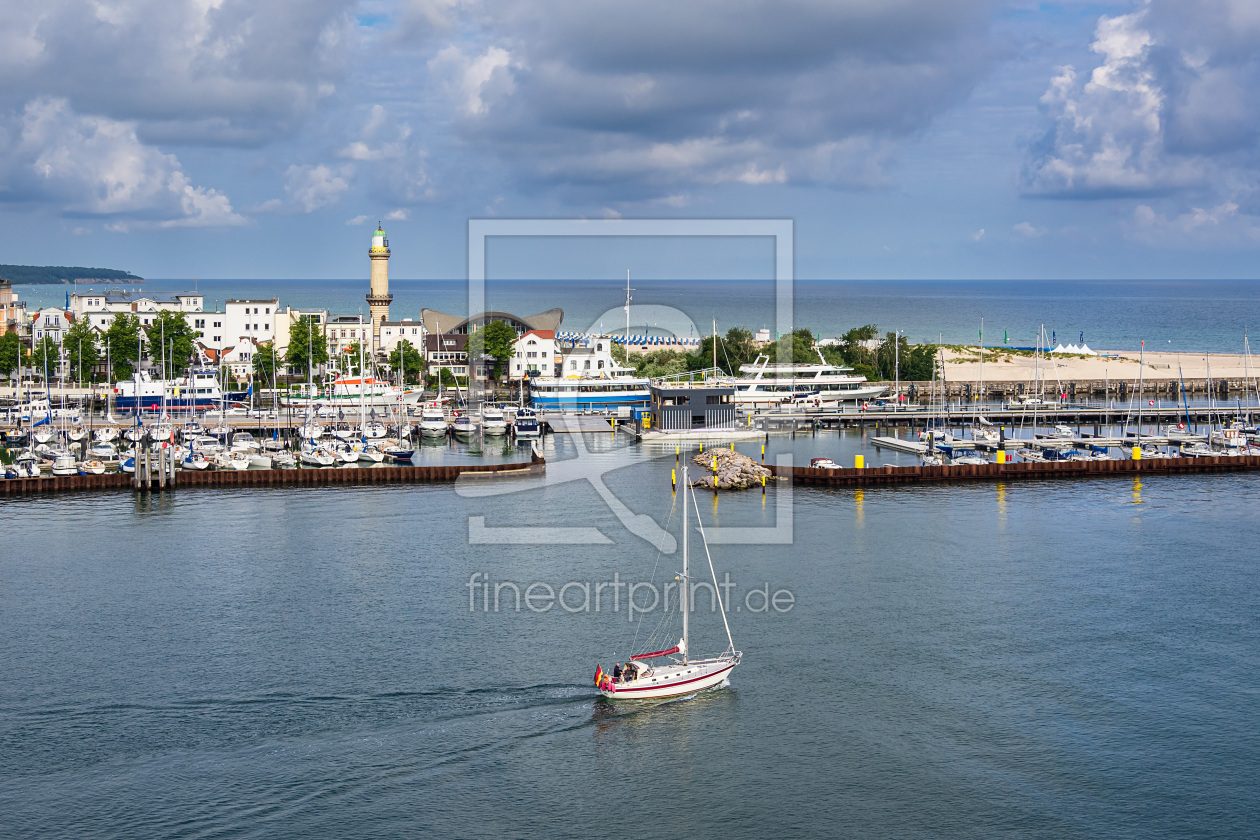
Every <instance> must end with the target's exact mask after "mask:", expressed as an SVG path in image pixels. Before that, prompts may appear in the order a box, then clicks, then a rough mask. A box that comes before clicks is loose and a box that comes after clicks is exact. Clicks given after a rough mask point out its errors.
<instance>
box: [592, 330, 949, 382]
mask: <svg viewBox="0 0 1260 840" xmlns="http://www.w3.org/2000/svg"><path fill="white" fill-rule="evenodd" d="M714 344H715V339H714V337H713V336H708V337H706V338H705V339H704V340H703V341H701V342H700V346H699V348H698V349H696V350H694V351H692V352H687V351H685V350H671V349H662V350H655V351H650V352H647V353H639V354H634V355H631V356H629V358H628V359H627V353H626V349H625V347H624V346H622V345H619V344H616V345H613V357H614V358H615V359H616V360H617V361H618V362H620V363H622V364H624V365H628V366H630V367H633V368H634V371H635V375H636V376H646V377H653V378H654V377H658V376H671V375H676V374H682V373H689V372H691V371H699V370H706V369H709V368H712V367H713V366H714V350H715V349H716V351H717V353H716V355H717V367H718V368H720V369H721V370H722V372H723V373H726V374H729V375H732V376H733V375H736V374H738V372H739V369H740V367H741V366H743V365H750V364H752V363H754V362H755V361H756V360H757V357H758V356H768V357H769V360H770V362H771V363H778V364H811V363H812V364H817V363H818V361H819V353H821V354H822V358H823V359H824V360H825V361H827V362H828V363H829V364H833V365H844V366H846V367H850V368H853V372H854V373H856V374H861V375H863V376H865V377H866V378H867V379H870V380H872V381H877V382H879V381H886V380H893V379H897V378H900V379H902V380H905V381H912V382H913V381H920V382H922V381H928V380H931V379H932V376H933V371H934V370H935V365H936V354H937V347H936V345H935V344H910V343H909V342H908V341H907V340H906V337H905V336H899V335H898V334H897V333H894V332H888V333H884V334H883V335H882V336H881V335H880V332H879V327H878V326H877V325H875V324H867V325H866V326H862V327H854V328H853V329H851V330H849V331H848V332H846V333H845V334H844V335H842V336H841V337H840V338H839V340H838V342H837V343H834V344H827V345H825V346H821V347H820V346H819V345H818V341H817V339H816V337H815V335H814V334H813V333H812V332H810V331H809V330H807V329H803V328H802V329H798V330H794V331H792V332H790V333H788V334H787V335H784V336H782V337H780V338H779V340H778V341H773V342H770V343H769V344H764V345H763V344H760V343H758V342H757V341H756V340H755V339H754V337H753V334H752V332H751V331H749V330H748V329H746V328H744V327H732V328H731V329H729V330H727V332H726V335H724V336H721V335H719V336H717V338H716V345H717V346H716V348H715V347H714ZM898 372H899V373H900V376H899V377H898Z"/></svg>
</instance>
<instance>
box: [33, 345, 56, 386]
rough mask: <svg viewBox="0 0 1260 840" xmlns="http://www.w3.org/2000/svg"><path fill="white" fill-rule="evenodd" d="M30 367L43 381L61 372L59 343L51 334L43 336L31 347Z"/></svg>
mask: <svg viewBox="0 0 1260 840" xmlns="http://www.w3.org/2000/svg"><path fill="white" fill-rule="evenodd" d="M31 367H33V368H35V371H36V373H38V374H39V375H40V376H43V377H44V380H45V381H48V380H51V379H52V378H53V377H55V376H56V375H57V374H59V373H60V372H61V345H59V344H58V343H57V342H56V341H54V340H53V337H52V336H51V335H46V336H44V337H43V338H41V339H40V340H39V341H38V342H36V343H35V344H34V345H33V346H32V347H31Z"/></svg>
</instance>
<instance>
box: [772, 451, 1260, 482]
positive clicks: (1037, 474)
mask: <svg viewBox="0 0 1260 840" xmlns="http://www.w3.org/2000/svg"><path fill="white" fill-rule="evenodd" d="M766 466H767V467H768V468H769V469H770V471H771V473H772V474H774V475H776V476H778V477H780V478H790V479H791V480H792V481H793V482H794V483H796V484H812V485H820V486H834V487H882V486H891V485H895V484H926V483H932V482H941V481H1018V480H1020V479H1047V478H1102V477H1106V476H1134V475H1190V474H1203V473H1225V472H1244V471H1248V470H1260V455H1244V456H1239V457H1217V458H1151V459H1148V460H1142V461H1021V462H1019V463H1016V464H957V465H953V466H940V467H928V466H911V467H894V466H886V467H870V468H866V469H856V468H846V469H835V470H828V469H821V468H814V467H790V468H780V467H776V466H774V465H772V464H766Z"/></svg>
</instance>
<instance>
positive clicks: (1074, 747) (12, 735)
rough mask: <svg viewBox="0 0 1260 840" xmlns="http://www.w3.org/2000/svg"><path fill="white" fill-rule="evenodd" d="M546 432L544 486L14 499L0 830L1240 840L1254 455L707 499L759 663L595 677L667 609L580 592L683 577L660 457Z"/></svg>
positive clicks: (662, 627) (1256, 824)
mask: <svg viewBox="0 0 1260 840" xmlns="http://www.w3.org/2000/svg"><path fill="white" fill-rule="evenodd" d="M859 444H860V435H858V434H857V433H851V434H846V435H840V434H835V433H832V434H831V435H821V436H818V437H812V436H804V435H801V436H797V437H796V438H791V437H772V438H771V439H770V446H769V452H768V457H770V458H774V457H775V456H776V455H778V454H781V453H785V452H789V451H790V452H791V453H792V454H793V455H794V456H795V457H796V458H797V459H798V460H799V459H802V458H805V457H807V456H808V455H810V454H812V453H816V454H820V455H831V456H833V457H837V459H839V458H840V457H843V456H845V455H846V454H847V453H848V452H850V451H851V450H850V449H849V448H848V447H852V446H857V445H859ZM542 446H543V447H544V454H545V455H546V457H547V459H548V468H547V478H546V479H545V480H543V481H542V482H539V481H537V480H528V479H526V480H517V479H512V480H506V481H502V482H494V483H491V484H490V485H488V486H487V485H485V484H481V485H477V486H473V487H471V488H470V487H469V486H467V485H463V484H460V485H454V486H452V485H430V486H388V487H384V486H381V487H336V488H296V489H261V490H242V489H233V490H230V491H227V490H224V491H219V490H197V491H193V490H191V489H185V490H176V491H174V492H166V493H155V494H145V495H132V494H131V493H128V492H111V493H98V494H66V495H58V496H48V497H38V498H23V499H8V500H5V501H4V502H2V503H0V506H2V507H0V510H2V511H3V514H4V521H5V532H6V533H5V538H4V540H3V543H2V544H0V634H2V635H3V638H4V644H3V645H0V674H3V679H0V836H3V837H14V838H18V837H21V838H35V839H38V838H62V837H137V836H143V837H294V838H325V837H326V838H347V837H435V838H436V837H440V838H449V837H486V838H503V837H573V838H588V837H591V836H604V835H610V834H614V833H619V832H623V831H626V832H633V833H634V834H635V835H636V836H641V837H645V838H676V837H715V838H719V837H720V838H731V837H765V836H775V837H782V838H798V837H799V838H816V837H861V838H883V837H888V838H919V837H921V838H929V837H932V838H936V837H991V836H998V835H1002V836H1017V837H1046V838H1064V837H1070V838H1078V837H1079V838H1094V837H1131V838H1165V837H1166V838H1174V837H1176V838H1180V837H1188V836H1212V837H1237V838H1247V837H1254V836H1256V835H1257V833H1258V832H1260V816H1258V815H1260V792H1258V791H1260V788H1257V786H1256V784H1255V780H1254V776H1255V769H1256V767H1257V766H1260V732H1258V730H1257V728H1256V725H1255V723H1256V721H1257V720H1258V719H1260V569H1258V564H1257V563H1256V559H1255V552H1254V551H1253V550H1252V549H1251V548H1250V546H1252V545H1253V544H1254V543H1255V542H1256V538H1257V536H1260V534H1258V531H1260V526H1258V525H1257V522H1256V517H1255V516H1254V507H1255V502H1254V500H1255V498H1256V495H1257V493H1258V492H1260V478H1257V477H1256V476H1252V475H1250V474H1233V475H1215V476H1160V477H1145V478H1136V477H1124V478H1099V479H1091V480H1059V481H1021V482H1007V483H993V482H979V483H963V484H955V485H949V486H919V487H914V486H910V487H894V488H885V489H868V490H853V489H821V488H810V487H796V488H791V489H789V488H786V487H782V486H772V487H771V488H770V489H769V490H768V492H767V493H766V494H765V495H764V496H763V495H762V493H761V492H759V491H757V490H753V491H749V492H743V493H733V494H723V495H720V496H715V495H713V494H711V493H709V494H705V493H698V494H697V497H696V501H697V502H698V505H697V509H698V510H697V512H698V513H699V518H700V522H701V523H702V524H703V525H704V527H705V528H706V531H707V533H708V534H709V535H710V537H711V538H712V540H713V542H714V545H712V553H713V562H714V568H715V570H716V572H717V575H718V578H719V580H720V581H723V582H726V578H725V577H724V576H725V575H729V583H730V586H729V588H728V589H727V590H726V591H727V593H728V597H727V601H728V603H729V605H730V611H729V619H730V629H731V634H732V637H733V639H734V642H735V644H736V646H737V647H738V648H739V649H740V650H742V651H743V653H744V660H743V663H742V664H741V665H740V666H739V667H738V668H736V670H735V671H734V673H733V675H732V677H731V680H730V685H729V686H728V687H726V688H723V689H721V690H717V691H712V692H706V693H703V694H699V695H695V696H691V697H686V698H682V699H678V700H673V701H669V702H662V703H652V704H633V703H621V702H615V703H610V702H607V701H605V700H602V699H600V698H599V697H598V695H597V692H596V691H595V689H594V686H593V685H592V684H591V676H592V674H593V672H594V670H595V666H596V663H601V664H602V665H603V667H604V668H605V669H608V668H609V667H610V666H611V665H612V664H613V663H614V662H616V661H624V660H625V658H626V657H627V656H628V655H629V654H630V653H632V652H634V651H635V650H643V649H647V648H646V647H645V645H646V644H647V643H648V642H649V641H655V640H657V639H661V638H664V639H672V638H673V637H672V635H670V634H671V633H676V632H677V630H678V628H677V623H676V621H674V620H673V619H669V618H666V616H665V614H664V613H663V612H662V611H659V610H658V611H649V612H647V613H646V614H645V615H643V616H642V617H641V620H636V621H631V620H629V615H628V611H627V605H626V603H625V601H624V600H623V601H621V602H620V603H618V604H616V605H612V604H610V603H609V600H608V597H609V595H610V594H611V591H610V590H608V589H607V588H606V589H605V590H604V591H603V592H604V596H605V598H604V600H603V601H602V602H601V603H600V605H599V607H600V608H599V609H595V608H594V606H593V605H592V604H590V603H586V604H585V605H584V604H583V599H582V597H581V585H582V584H586V585H587V586H588V587H591V586H597V585H598V584H600V583H604V584H608V583H610V582H613V581H620V582H621V583H622V584H623V588H622V589H621V592H622V595H623V596H624V594H625V584H626V583H627V582H629V583H634V584H647V583H648V582H651V583H653V584H655V585H668V582H669V581H672V580H673V578H674V576H675V575H676V574H678V573H679V571H680V570H681V558H680V556H679V554H678V552H677V551H674V552H672V553H671V552H670V551H669V545H668V541H667V540H664V539H661V538H660V536H659V534H660V531H662V530H668V531H670V532H671V533H673V534H674V535H677V534H678V521H679V516H680V510H679V505H680V503H679V501H678V499H677V497H675V496H673V495H672V494H671V493H670V485H669V478H670V472H671V470H674V469H676V466H675V458H674V454H673V452H672V451H669V450H653V449H651V448H648V447H645V446H641V445H634V444H628V443H626V441H624V440H622V439H618V438H614V437H613V436H611V435H602V434H600V435H587V436H584V437H573V436H561V435H556V436H549V437H548V438H546V439H545V441H544V442H543V444H542ZM492 448H493V447H492ZM738 448H740V449H741V450H742V451H744V452H746V453H747V454H749V455H751V456H752V457H754V458H759V457H760V444H742V445H740V446H739V447H738ZM519 454H521V455H522V457H523V456H524V449H522V450H520V453H519ZM501 455H502V453H500V452H497V450H496V457H500V456H501ZM487 489H488V490H489V491H492V492H493V491H502V492H498V493H497V494H496V495H485V492H486V491H487ZM789 493H790V495H784V494H789ZM610 500H611V501H610ZM641 517H648V519H643V518H641ZM627 523H629V524H630V525H631V526H632V528H633V530H631V529H628V528H627ZM785 525H786V528H787V530H786V531H784V526H785ZM732 526H738V527H743V528H753V529H761V530H762V536H760V537H758V539H760V540H762V542H760V543H756V542H751V541H747V540H745V541H742V542H740V541H737V542H735V543H722V542H721V538H720V537H719V534H720V532H721V530H722V529H723V528H729V527H732ZM555 528H562V529H570V530H565V531H562V532H556V531H551V532H548V531H547V529H555ZM572 529H579V530H581V532H582V534H580V535H579V536H578V537H577V538H575V537H574V534H575V533H576V532H575V531H573V530H572ZM583 535H584V536H583ZM697 536H698V534H697V533H696V532H693V533H692V536H691V538H692V540H693V542H692V547H693V549H694V550H695V551H697V552H699V549H697V548H696V546H697V543H696V542H695V541H694V540H696V538H697ZM691 561H692V564H691V574H692V575H693V580H697V581H706V580H708V579H709V569H708V564H707V562H706V560H705V555H704V554H703V553H702V552H699V553H693V555H692V558H691ZM478 576H479V577H478ZM484 580H488V581H490V582H491V586H489V587H488V588H481V587H480V584H479V583H478V581H484ZM508 584H511V585H513V586H516V587H517V588H518V589H525V588H526V587H528V586H530V585H534V584H538V585H540V586H547V587H550V588H551V591H553V592H556V591H558V590H560V589H562V588H563V587H564V586H565V585H566V584H575V585H576V586H570V588H569V589H568V591H567V596H566V597H567V598H568V600H567V601H566V602H565V603H566V606H565V608H559V607H556V606H555V605H554V604H552V606H551V608H550V609H543V608H542V607H543V606H545V603H544V601H545V599H543V600H538V599H536V600H535V601H533V602H532V603H533V608H530V606H528V605H527V604H524V603H522V604H521V605H520V607H519V609H517V608H516V605H517V601H516V599H515V598H514V597H513V595H512V589H511V587H510V586H508ZM535 591H536V593H544V594H545V590H543V589H536V590H535ZM761 592H764V593H766V594H767V595H769V596H771V597H773V596H775V595H779V600H778V602H777V607H778V608H766V601H765V599H764V597H763V596H762V595H761V594H759V593H761ZM781 593H790V596H791V600H790V602H789V601H788V596H787V595H782V594H781ZM639 594H640V596H643V597H640V602H641V603H643V604H644V605H645V606H646V598H645V596H646V589H640V592H639ZM490 596H501V597H499V603H498V604H497V609H496V604H495V603H494V599H493V598H492V597H490ZM697 601H698V604H699V606H698V608H697V612H696V613H695V614H694V615H693V617H692V629H693V636H692V640H693V643H692V648H693V650H694V651H695V652H696V653H697V654H708V653H716V652H719V651H720V650H721V649H722V648H724V647H725V645H726V643H727V642H726V636H725V632H724V630H723V629H722V624H721V620H720V617H719V616H718V615H716V614H715V613H713V612H712V611H711V608H712V602H711V600H710V598H709V597H708V595H707V593H704V592H701V593H698V598H697ZM614 606H615V607H616V608H614Z"/></svg>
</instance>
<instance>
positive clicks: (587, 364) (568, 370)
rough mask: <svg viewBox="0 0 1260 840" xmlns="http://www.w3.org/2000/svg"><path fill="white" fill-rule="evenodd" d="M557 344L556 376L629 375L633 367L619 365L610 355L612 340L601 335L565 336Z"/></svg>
mask: <svg viewBox="0 0 1260 840" xmlns="http://www.w3.org/2000/svg"><path fill="white" fill-rule="evenodd" d="M557 343H558V345H559V353H560V358H561V361H560V365H559V368H560V370H559V372H558V374H557V375H558V376H630V375H632V374H633V373H634V369H633V368H626V367H622V366H621V365H619V364H618V363H617V362H616V361H615V360H614V359H613V357H612V340H611V339H610V338H609V337H608V336H603V335H585V336H581V337H578V338H565V339H561V340H560V341H559V342H557Z"/></svg>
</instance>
